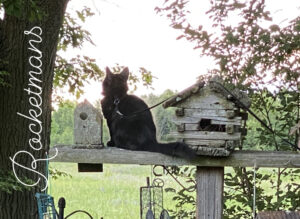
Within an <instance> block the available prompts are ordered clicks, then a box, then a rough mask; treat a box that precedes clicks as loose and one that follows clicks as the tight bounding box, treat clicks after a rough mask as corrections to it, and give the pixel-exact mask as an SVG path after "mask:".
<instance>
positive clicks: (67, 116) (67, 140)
mask: <svg viewBox="0 0 300 219" xmlns="http://www.w3.org/2000/svg"><path fill="white" fill-rule="evenodd" d="M75 106H76V102H71V101H68V100H67V101H65V102H62V103H61V104H60V107H59V108H58V109H57V110H56V111H54V112H52V122H51V136H50V138H51V146H53V145H56V144H73V130H74V110H75Z"/></svg>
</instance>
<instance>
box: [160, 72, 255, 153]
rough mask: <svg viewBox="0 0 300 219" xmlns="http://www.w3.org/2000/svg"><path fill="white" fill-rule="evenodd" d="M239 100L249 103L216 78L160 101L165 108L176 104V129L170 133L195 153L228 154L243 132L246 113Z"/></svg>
mask: <svg viewBox="0 0 300 219" xmlns="http://www.w3.org/2000/svg"><path fill="white" fill-rule="evenodd" d="M235 97H237V99H238V100H236V99H235ZM241 104H242V105H243V107H245V106H246V107H249V106H250V101H249V99H248V97H247V96H246V95H245V94H244V93H243V92H240V91H238V90H234V91H228V90H227V89H226V88H225V87H224V86H223V85H222V82H221V81H220V80H219V79H218V78H215V79H212V80H211V81H209V83H208V85H206V86H205V84H204V83H203V82H198V83H196V84H195V85H193V86H191V87H189V88H187V89H185V90H184V91H182V92H180V93H178V94H177V95H175V96H174V97H173V98H171V99H170V100H168V101H167V102H165V103H164V107H165V108H167V107H175V108H176V110H175V116H174V123H175V124H176V126H177V131H175V132H173V133H171V134H170V135H171V136H172V137H175V138H176V139H177V140H179V141H182V142H185V143H186V144H188V145H189V146H190V147H191V148H193V149H194V150H196V151H197V154H199V155H208V156H229V154H230V152H231V151H232V150H233V149H234V148H235V147H241V141H242V136H243V135H245V134H246V131H245V122H246V120H247V113H244V112H241V108H242V106H241Z"/></svg>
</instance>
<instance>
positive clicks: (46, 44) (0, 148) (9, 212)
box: [0, 0, 68, 219]
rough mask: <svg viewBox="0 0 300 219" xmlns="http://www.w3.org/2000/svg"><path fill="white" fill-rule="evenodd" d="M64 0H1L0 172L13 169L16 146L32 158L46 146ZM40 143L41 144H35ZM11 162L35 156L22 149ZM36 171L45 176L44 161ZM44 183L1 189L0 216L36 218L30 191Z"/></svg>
mask: <svg viewBox="0 0 300 219" xmlns="http://www.w3.org/2000/svg"><path fill="white" fill-rule="evenodd" d="M67 2H68V1H67V0H52V1H21V0H18V1H0V8H1V10H2V11H3V12H4V18H3V19H1V20H0V72H2V74H1V78H2V81H4V82H5V84H6V86H0V102H1V104H0V121H1V123H0V167H1V169H2V170H3V171H9V170H12V168H13V167H12V161H11V160H10V159H9V157H11V158H12V157H13V156H14V155H15V154H16V152H18V151H22V150H25V151H28V152H30V153H31V154H32V156H33V157H34V158H35V159H41V158H45V152H47V151H48V149H49V144H50V139H49V138H50V122H51V93H52V83H53V76H54V71H53V70H54V63H55V57H56V50H57V43H58V36H59V31H60V27H61V25H62V23H63V17H64V13H65V10H66V6H67ZM30 110H31V111H30ZM17 113H19V115H18V114H17ZM30 113H31V116H30ZM20 114H22V115H24V116H25V117H26V116H27V117H31V118H32V119H28V118H25V117H24V116H20ZM35 118H36V119H35ZM39 124H42V128H41V127H40V125H39ZM30 129H31V131H30ZM41 129H42V131H41ZM39 131H41V132H40V133H39ZM39 142H42V144H43V145H42V147H41V148H40V149H39V146H38V144H39ZM29 143H32V146H33V147H35V149H33V147H30V146H29ZM37 149H39V150H37ZM16 161H17V162H19V163H20V164H22V165H25V166H27V167H30V165H31V163H32V161H34V160H33V159H32V157H30V156H29V155H28V154H25V153H23V154H21V156H17V157H16ZM36 171H38V172H39V173H41V174H44V175H45V162H39V163H37V167H36ZM16 172H17V174H18V176H19V177H20V178H22V177H25V178H29V179H31V180H32V181H33V182H37V180H38V178H39V177H41V176H39V175H37V174H36V173H34V172H32V171H26V170H24V169H22V168H18V167H17V166H16ZM44 186H45V181H44V180H43V179H41V183H39V187H32V189H31V190H30V191H22V192H20V191H13V192H12V194H8V193H6V192H0V218H7V219H9V218H13V219H15V218H24V219H26V218H28V219H32V218H37V211H36V210H37V208H36V200H35V198H34V194H35V192H40V191H41V189H42V188H43V187H44Z"/></svg>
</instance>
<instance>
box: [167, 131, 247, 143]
mask: <svg viewBox="0 0 300 219" xmlns="http://www.w3.org/2000/svg"><path fill="white" fill-rule="evenodd" d="M170 136H173V137H176V138H178V139H203V140H232V141H234V140H239V139H241V133H233V134H227V133H226V132H208V131H185V132H183V133H178V132H171V133H170Z"/></svg>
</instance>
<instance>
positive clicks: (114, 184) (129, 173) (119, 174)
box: [50, 163, 177, 219]
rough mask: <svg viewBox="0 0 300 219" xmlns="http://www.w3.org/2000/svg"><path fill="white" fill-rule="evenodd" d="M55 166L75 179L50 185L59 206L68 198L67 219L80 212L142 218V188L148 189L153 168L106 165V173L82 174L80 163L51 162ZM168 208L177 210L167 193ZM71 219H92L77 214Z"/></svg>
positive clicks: (109, 218)
mask: <svg viewBox="0 0 300 219" xmlns="http://www.w3.org/2000/svg"><path fill="white" fill-rule="evenodd" d="M51 166H52V167H54V168H57V169H59V170H60V171H64V172H67V173H69V174H71V175H72V178H70V177H60V178H58V179H57V180H53V179H52V180H51V182H50V183H51V185H50V194H51V195H52V196H53V197H54V201H55V205H57V201H58V199H59V198H60V197H64V198H65V199H66V203H67V204H66V208H65V216H66V215H67V214H69V213H70V212H72V211H75V210H79V209H80V210H85V211H88V212H89V213H90V214H91V215H92V216H93V217H94V218H97V219H99V218H100V217H103V218H105V219H114V218H116V219H117V218H122V219H135V218H140V194H139V193H140V187H141V186H146V177H148V176H151V166H139V165H104V168H103V169H104V171H103V173H78V172H77V164H70V163H51ZM163 179H164V181H165V187H169V186H175V187H177V185H176V184H175V183H174V181H173V180H172V179H171V178H170V177H163ZM164 207H165V208H174V202H172V200H171V195H169V194H167V193H164ZM71 218H72V219H85V218H89V217H88V216H85V215H84V214H77V216H72V217H71Z"/></svg>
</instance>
